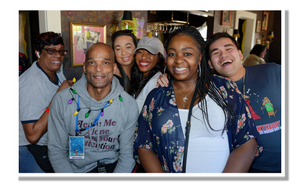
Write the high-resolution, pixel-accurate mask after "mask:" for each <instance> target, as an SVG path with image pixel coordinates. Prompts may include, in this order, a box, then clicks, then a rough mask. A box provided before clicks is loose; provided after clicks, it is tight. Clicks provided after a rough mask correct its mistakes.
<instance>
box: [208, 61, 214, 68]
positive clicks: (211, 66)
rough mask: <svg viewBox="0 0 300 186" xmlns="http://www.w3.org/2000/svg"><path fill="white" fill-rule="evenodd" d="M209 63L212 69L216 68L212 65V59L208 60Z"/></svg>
mask: <svg viewBox="0 0 300 186" xmlns="http://www.w3.org/2000/svg"><path fill="white" fill-rule="evenodd" d="M208 65H209V67H210V68H211V69H214V67H213V66H212V64H211V61H210V60H208Z"/></svg>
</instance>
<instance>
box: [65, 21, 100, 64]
mask: <svg viewBox="0 0 300 186" xmlns="http://www.w3.org/2000/svg"><path fill="white" fill-rule="evenodd" d="M70 42H71V66H72V67H75V66H82V65H83V63H84V60H85V54H86V51H87V49H88V48H89V46H91V45H92V44H94V43H98V42H102V43H106V25H98V24H96V23H76V22H70Z"/></svg>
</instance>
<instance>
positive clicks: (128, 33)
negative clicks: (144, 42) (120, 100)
mask: <svg viewBox="0 0 300 186" xmlns="http://www.w3.org/2000/svg"><path fill="white" fill-rule="evenodd" d="M119 36H129V37H131V38H132V41H133V44H134V45H135V47H137V43H138V39H137V38H136V37H135V35H134V34H133V33H132V30H120V31H117V32H114V33H113V35H112V37H111V41H112V49H113V50H114V51H115V40H116V39H117V37H119ZM115 56H116V55H115ZM115 62H116V63H117V66H118V68H119V70H120V73H121V76H122V78H123V83H124V88H125V91H126V92H127V93H129V94H131V92H132V84H131V82H130V80H129V78H128V77H127V75H126V73H125V71H124V69H123V67H122V65H121V64H120V63H119V62H118V61H117V59H116V57H115ZM133 66H136V63H135V58H134V59H133ZM131 72H132V69H131Z"/></svg>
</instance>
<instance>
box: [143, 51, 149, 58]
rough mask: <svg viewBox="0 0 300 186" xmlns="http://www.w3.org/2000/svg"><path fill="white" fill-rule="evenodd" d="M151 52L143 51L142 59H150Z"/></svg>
mask: <svg viewBox="0 0 300 186" xmlns="http://www.w3.org/2000/svg"><path fill="white" fill-rule="evenodd" d="M148 56H149V53H148V52H143V53H142V56H141V57H142V59H148Z"/></svg>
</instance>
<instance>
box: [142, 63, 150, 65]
mask: <svg viewBox="0 0 300 186" xmlns="http://www.w3.org/2000/svg"><path fill="white" fill-rule="evenodd" d="M140 64H141V65H148V64H149V63H140Z"/></svg>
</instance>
